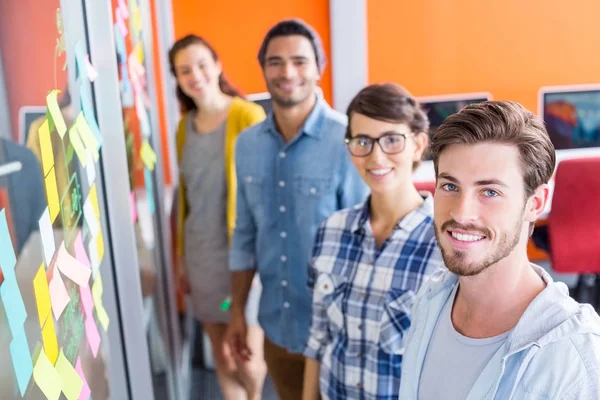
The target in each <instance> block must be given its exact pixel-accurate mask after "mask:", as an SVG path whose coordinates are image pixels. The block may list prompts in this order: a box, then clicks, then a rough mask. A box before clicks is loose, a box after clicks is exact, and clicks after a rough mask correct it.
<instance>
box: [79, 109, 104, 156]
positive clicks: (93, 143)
mask: <svg viewBox="0 0 600 400" xmlns="http://www.w3.org/2000/svg"><path fill="white" fill-rule="evenodd" d="M75 125H77V131H78V132H79V136H80V137H81V140H83V144H84V145H85V147H86V148H87V149H88V150H89V151H90V153H91V154H93V155H94V161H98V158H99V154H98V149H99V148H100V145H99V143H98V140H97V139H96V137H95V136H94V134H93V133H92V130H91V129H90V126H89V125H88V123H87V121H86V120H85V117H84V116H83V113H82V112H80V113H79V116H77V119H76V120H75Z"/></svg>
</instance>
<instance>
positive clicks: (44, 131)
mask: <svg viewBox="0 0 600 400" xmlns="http://www.w3.org/2000/svg"><path fill="white" fill-rule="evenodd" d="M38 136H39V138H40V150H41V153H42V167H43V169H44V176H46V175H48V172H50V169H51V168H52V167H53V166H54V153H53V151H52V140H51V139H50V125H48V120H44V122H43V123H42V125H40V128H39V129H38Z"/></svg>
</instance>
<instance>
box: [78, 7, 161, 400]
mask: <svg viewBox="0 0 600 400" xmlns="http://www.w3.org/2000/svg"><path fill="white" fill-rule="evenodd" d="M83 1H84V2H85V5H86V12H87V14H88V15H90V16H93V18H87V26H88V33H89V42H90V46H89V47H90V48H91V59H92V63H93V64H94V66H95V68H96V70H97V71H98V78H97V79H96V81H95V85H94V92H95V98H96V111H97V117H98V123H99V125H100V127H101V130H102V132H103V133H104V135H103V139H104V147H103V153H104V154H109V155H110V162H102V163H101V164H102V168H101V169H102V172H103V174H104V176H106V177H110V179H106V180H105V181H104V188H105V193H106V195H105V203H106V208H107V210H108V211H107V214H108V225H109V227H110V230H109V232H110V236H108V237H109V240H110V243H111V247H112V256H113V261H114V265H115V266H118V268H115V275H116V279H115V282H116V288H117V296H118V299H119V311H120V315H121V326H122V329H121V334H122V335H123V340H124V346H123V350H124V353H125V365H126V367H127V377H128V381H129V382H128V383H129V395H128V398H130V399H133V400H137V399H139V400H152V399H154V391H153V385H152V376H151V374H150V359H149V354H148V345H147V341H146V339H145V338H146V333H145V329H144V319H143V304H142V290H141V284H140V275H139V268H137V267H136V266H137V265H138V258H137V252H136V251H135V249H136V238H135V232H134V230H133V226H132V224H129V223H128V221H131V220H132V210H131V205H130V195H129V193H130V186H129V179H128V166H127V154H126V144H125V134H124V133H123V116H122V109H121V107H120V105H121V99H120V96H121V95H120V92H119V85H117V84H116V82H118V81H119V74H118V71H117V63H116V59H115V54H116V48H115V42H114V39H113V38H114V37H115V36H114V30H113V19H112V7H111V4H110V2H103V1H102V2H100V1H96V0H83ZM110 378H111V383H112V379H114V376H112V375H111V377H110ZM111 397H114V398H121V397H120V396H111Z"/></svg>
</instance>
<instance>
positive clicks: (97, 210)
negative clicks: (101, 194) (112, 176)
mask: <svg viewBox="0 0 600 400" xmlns="http://www.w3.org/2000/svg"><path fill="white" fill-rule="evenodd" d="M88 196H89V197H90V201H91V202H92V208H93V209H94V214H95V215H96V218H97V219H98V220H99V219H100V207H98V192H97V191H96V184H93V185H92V187H91V188H90V192H89V194H88Z"/></svg>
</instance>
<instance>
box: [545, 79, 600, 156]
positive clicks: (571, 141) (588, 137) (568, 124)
mask: <svg viewBox="0 0 600 400" xmlns="http://www.w3.org/2000/svg"><path fill="white" fill-rule="evenodd" d="M542 118H543V119H544V122H545V123H546V129H547V130H548V134H549V135H550V139H551V140H552V143H553V144H554V147H555V148H556V149H557V150H565V149H582V148H590V147H600V89H598V90H586V91H570V92H566V91H565V92H559V93H544V94H543V108H542Z"/></svg>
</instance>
